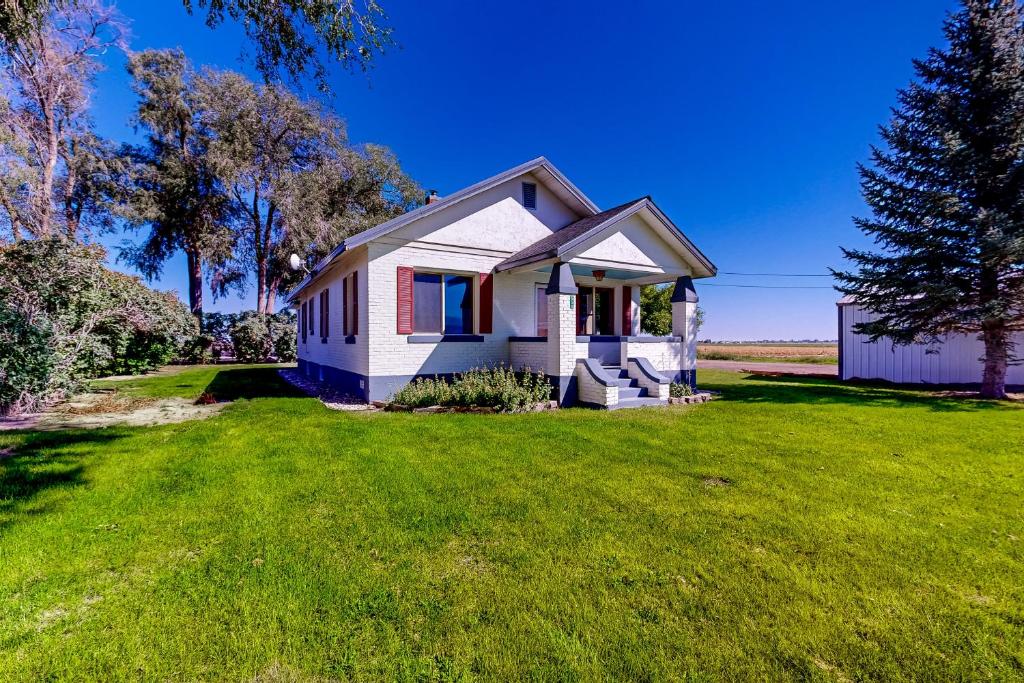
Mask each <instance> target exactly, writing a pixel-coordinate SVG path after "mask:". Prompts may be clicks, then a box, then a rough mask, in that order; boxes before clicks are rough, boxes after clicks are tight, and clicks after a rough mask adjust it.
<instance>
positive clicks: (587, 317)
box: [509, 262, 697, 409]
mask: <svg viewBox="0 0 1024 683" xmlns="http://www.w3.org/2000/svg"><path fill="white" fill-rule="evenodd" d="M536 270H537V272H545V273H546V274H547V275H548V284H547V286H546V287H544V288H538V292H537V300H536V307H537V311H536V320H537V330H536V331H537V332H538V334H537V335H536V336H519V337H510V338H509V359H510V362H511V364H512V366H513V367H516V368H530V369H532V370H534V371H541V372H544V373H545V374H546V375H548V377H549V379H550V380H551V382H552V384H554V385H555V386H556V387H558V400H559V403H560V404H562V405H573V404H577V403H578V404H582V405H586V406H591V407H597V408H605V409H616V408H626V407H638V406H644V405H661V404H666V403H668V398H669V387H670V384H671V383H673V382H677V383H681V384H687V385H689V386H690V387H691V388H693V389H696V332H697V331H696V326H695V317H696V308H697V294H696V291H695V290H694V287H693V280H692V278H691V277H690V276H688V275H678V276H675V277H671V278H670V277H668V276H667V275H666V274H665V273H661V274H652V273H650V272H646V271H639V270H638V271H628V270H622V269H616V270H615V271H613V272H614V275H615V277H610V276H609V271H608V270H606V269H600V268H595V267H593V266H590V265H585V264H578V263H563V262H557V263H554V264H551V265H549V266H545V267H544V268H543V269H540V268H538V269H536ZM669 282H673V283H674V286H675V291H674V293H673V300H672V316H673V325H672V332H673V333H672V334H671V335H669V336H665V337H654V336H649V335H644V334H642V333H641V329H642V321H641V316H640V288H641V287H642V286H644V285H648V284H663V283H669Z"/></svg>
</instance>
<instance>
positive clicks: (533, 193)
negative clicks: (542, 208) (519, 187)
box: [523, 183, 537, 209]
mask: <svg viewBox="0 0 1024 683" xmlns="http://www.w3.org/2000/svg"><path fill="white" fill-rule="evenodd" d="M523 206H525V207H526V208H527V209H536V208H537V184H536V183H523Z"/></svg>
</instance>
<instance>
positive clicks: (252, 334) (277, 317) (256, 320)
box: [216, 311, 298, 363]
mask: <svg viewBox="0 0 1024 683" xmlns="http://www.w3.org/2000/svg"><path fill="white" fill-rule="evenodd" d="M216 315H218V316H222V315H223V314H216ZM223 317H224V318H227V319H233V322H232V324H231V328H230V330H229V332H228V335H229V338H230V343H231V346H232V347H233V348H234V355H235V358H236V359H237V360H240V361H242V362H243V363H260V362H263V361H265V360H267V359H269V358H270V357H271V356H273V357H274V358H276V359H277V360H278V361H279V362H282V363H293V362H295V359H296V358H297V357H298V344H297V342H296V339H295V334H296V333H295V324H296V321H295V314H294V313H291V312H290V311H282V312H280V313H276V314H274V315H260V314H259V313H257V312H256V311H246V312H245V313H241V314H239V315H236V316H223Z"/></svg>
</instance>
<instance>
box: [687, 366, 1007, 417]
mask: <svg viewBox="0 0 1024 683" xmlns="http://www.w3.org/2000/svg"><path fill="white" fill-rule="evenodd" d="M743 380H744V381H743V382H742V383H740V384H728V385H721V386H717V385H715V384H714V383H713V382H710V383H708V384H707V385H702V386H707V388H712V389H718V390H720V391H721V392H722V397H723V398H724V399H726V400H729V401H741V402H744V403H783V404H794V403H809V404H849V405H858V406H872V407H885V406H888V407H897V406H912V405H919V406H924V407H926V408H928V409H930V410H934V411H939V412H976V411H981V410H993V409H998V408H1002V407H1005V406H1006V405H1007V404H1006V403H1003V402H999V401H986V400H982V399H977V398H965V397H957V396H948V395H942V394H941V393H939V392H943V391H946V390H948V389H949V388H948V387H927V388H925V387H900V386H895V385H891V384H882V383H869V382H856V383H841V382H839V381H837V380H833V379H827V378H821V377H810V376H806V375H805V376H799V375H754V374H750V375H745V376H744V377H743Z"/></svg>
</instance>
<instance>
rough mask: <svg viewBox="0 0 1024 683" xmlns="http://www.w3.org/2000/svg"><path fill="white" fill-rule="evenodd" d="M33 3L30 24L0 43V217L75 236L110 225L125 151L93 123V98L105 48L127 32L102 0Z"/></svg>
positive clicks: (24, 229) (17, 228)
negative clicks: (46, 4) (109, 141)
mask: <svg viewBox="0 0 1024 683" xmlns="http://www.w3.org/2000/svg"><path fill="white" fill-rule="evenodd" d="M35 9H38V8H35ZM35 9H33V12H32V13H30V14H29V15H26V16H27V17H28V18H27V19H25V21H27V22H28V23H29V26H30V28H31V30H25V31H21V32H18V33H17V37H16V39H14V40H6V41H3V42H2V43H0V46H2V50H0V57H2V61H3V80H2V82H0V86H2V89H0V168H2V171H3V178H2V180H0V221H2V223H3V225H4V228H5V230H6V232H8V233H9V234H10V236H11V237H13V238H14V239H15V240H17V239H20V238H21V237H23V236H36V237H50V236H53V235H57V234H62V235H64V236H67V237H71V238H75V237H79V236H80V235H79V233H80V231H85V230H88V229H90V228H97V227H105V226H107V225H109V220H110V211H111V209H112V205H113V203H115V202H116V201H117V196H116V193H114V194H113V195H111V194H109V193H110V192H111V191H112V190H113V189H114V188H115V186H116V180H117V178H116V174H117V173H118V172H119V171H120V170H121V161H120V159H119V157H118V150H117V149H116V148H115V147H113V146H111V145H109V144H107V143H105V142H104V141H102V140H100V139H99V138H98V137H97V136H96V135H95V133H94V132H93V131H92V123H91V121H90V120H89V117H88V106H89V91H90V86H91V85H92V83H93V81H94V78H95V76H96V73H97V72H98V71H99V69H100V63H99V60H98V59H97V58H98V56H99V55H100V54H101V53H103V52H105V51H107V50H109V49H112V48H122V47H124V37H125V33H126V30H125V25H124V23H123V21H122V19H121V18H120V16H119V15H118V14H117V12H116V11H115V10H114V9H113V8H112V7H110V6H108V5H106V4H104V3H102V2H100V1H99V0H76V1H75V2H59V3H53V5H52V7H51V8H50V10H49V11H47V12H45V13H41V14H38V16H36V13H35ZM26 11H27V10H26ZM91 221H94V222H91Z"/></svg>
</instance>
